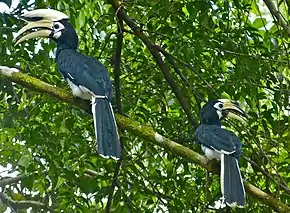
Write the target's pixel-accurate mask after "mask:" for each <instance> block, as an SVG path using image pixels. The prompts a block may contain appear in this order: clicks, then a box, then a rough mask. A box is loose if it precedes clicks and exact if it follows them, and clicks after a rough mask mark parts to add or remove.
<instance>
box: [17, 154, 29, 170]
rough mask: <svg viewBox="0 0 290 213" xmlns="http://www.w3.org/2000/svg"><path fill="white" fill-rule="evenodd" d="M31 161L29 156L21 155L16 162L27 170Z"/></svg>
mask: <svg viewBox="0 0 290 213" xmlns="http://www.w3.org/2000/svg"><path fill="white" fill-rule="evenodd" d="M31 160H32V159H31V157H30V155H22V157H21V158H20V159H19V161H18V165H19V166H22V167H24V168H26V169H27V168H28V167H29V164H30V163H31Z"/></svg>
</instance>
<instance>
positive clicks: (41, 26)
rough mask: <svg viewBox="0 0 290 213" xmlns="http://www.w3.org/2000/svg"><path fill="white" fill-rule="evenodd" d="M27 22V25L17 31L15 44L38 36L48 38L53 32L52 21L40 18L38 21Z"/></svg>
mask: <svg viewBox="0 0 290 213" xmlns="http://www.w3.org/2000/svg"><path fill="white" fill-rule="evenodd" d="M27 23H28V24H27V25H25V26H24V27H22V28H21V29H20V30H19V31H18V32H17V36H16V38H15V39H14V41H15V42H16V43H15V45H18V44H20V43H21V42H23V41H25V40H28V39H31V38H37V37H45V38H48V37H49V35H50V34H51V33H52V27H53V23H52V21H49V20H40V21H36V22H27ZM35 30H37V31H35ZM30 31H32V32H30ZM28 32H30V33H28Z"/></svg>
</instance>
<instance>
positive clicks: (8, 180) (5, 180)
mask: <svg viewBox="0 0 290 213" xmlns="http://www.w3.org/2000/svg"><path fill="white" fill-rule="evenodd" d="M26 177H27V175H18V176H16V177H8V178H2V180H0V187H2V186H6V185H11V184H14V183H17V182H19V181H20V180H23V179H24V178H26Z"/></svg>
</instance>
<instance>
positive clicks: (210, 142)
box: [195, 100, 245, 207]
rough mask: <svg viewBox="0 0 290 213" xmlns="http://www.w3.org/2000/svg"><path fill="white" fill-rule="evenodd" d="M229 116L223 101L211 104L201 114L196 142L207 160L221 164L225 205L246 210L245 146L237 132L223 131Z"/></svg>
mask: <svg viewBox="0 0 290 213" xmlns="http://www.w3.org/2000/svg"><path fill="white" fill-rule="evenodd" d="M227 113H228V112H227V110H224V109H223V103H222V102H221V101H218V100H217V101H209V102H208V103H207V104H206V105H205V106H204V107H203V108H202V110H201V113H200V121H201V123H200V125H199V127H198V128H197V130H196V133H195V134H196V140H197V142H198V143H199V144H201V146H202V150H203V151H204V152H205V154H206V156H207V158H209V159H214V158H216V159H218V160H220V161H221V176H220V178H221V191H222V194H223V199H224V201H225V203H226V204H227V205H229V206H231V207H233V206H238V207H243V206H244V205H245V190H244V185H243V180H242V177H241V173H240V169H239V165H238V158H239V156H240V155H241V149H242V143H241V141H240V139H239V138H238V137H237V136H236V135H235V134H234V133H233V132H231V131H228V130H226V129H223V128H221V119H223V118H224V117H225V116H226V115H227Z"/></svg>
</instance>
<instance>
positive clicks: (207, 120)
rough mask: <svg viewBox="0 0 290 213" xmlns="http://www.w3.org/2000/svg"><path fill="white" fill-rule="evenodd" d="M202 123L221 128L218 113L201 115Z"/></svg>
mask: <svg viewBox="0 0 290 213" xmlns="http://www.w3.org/2000/svg"><path fill="white" fill-rule="evenodd" d="M200 123H201V124H205V125H217V126H221V120H220V119H219V117H218V115H217V114H216V113H212V114H208V113H207V112H204V113H202V114H201V115H200Z"/></svg>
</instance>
